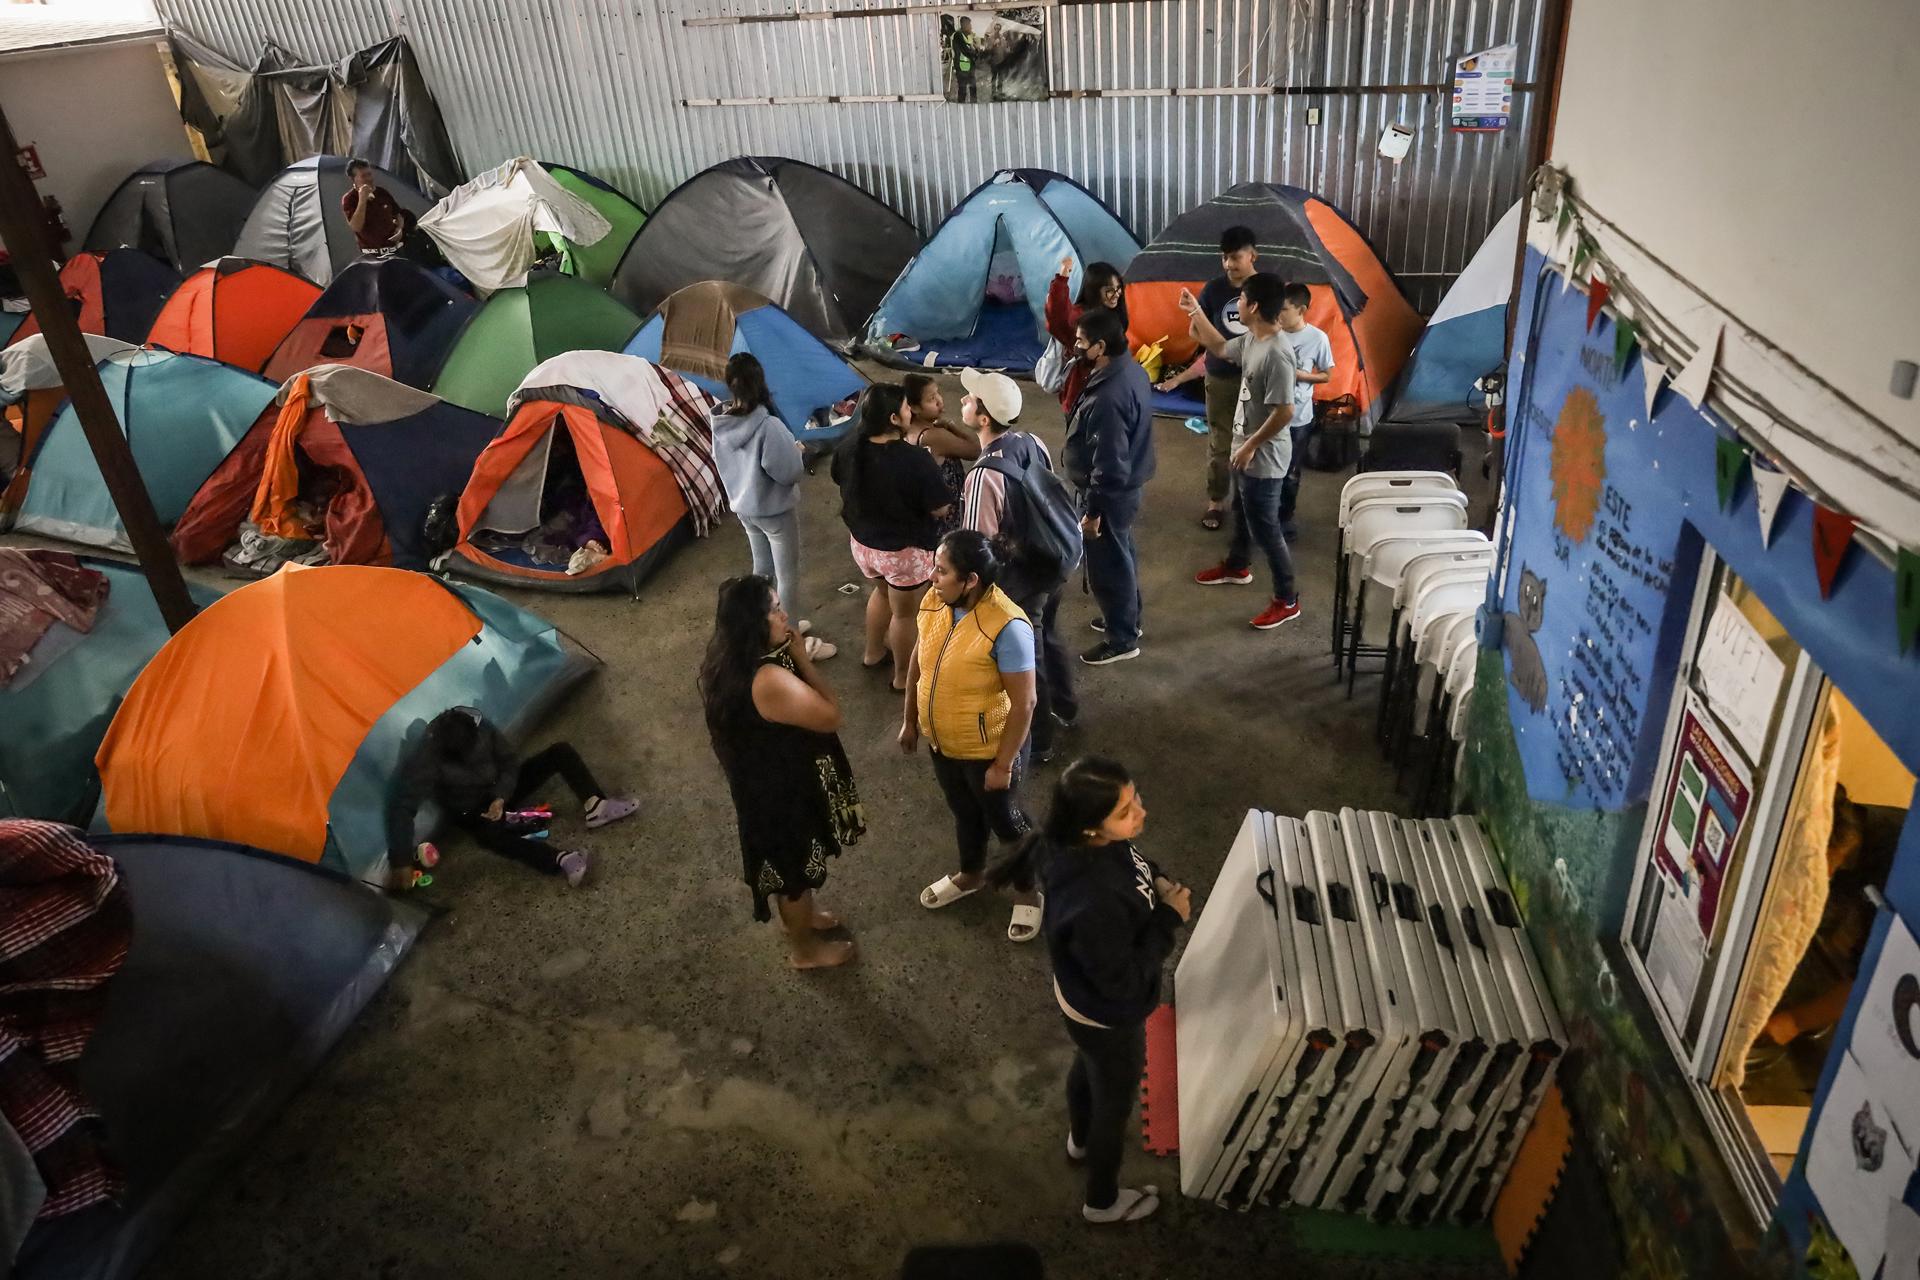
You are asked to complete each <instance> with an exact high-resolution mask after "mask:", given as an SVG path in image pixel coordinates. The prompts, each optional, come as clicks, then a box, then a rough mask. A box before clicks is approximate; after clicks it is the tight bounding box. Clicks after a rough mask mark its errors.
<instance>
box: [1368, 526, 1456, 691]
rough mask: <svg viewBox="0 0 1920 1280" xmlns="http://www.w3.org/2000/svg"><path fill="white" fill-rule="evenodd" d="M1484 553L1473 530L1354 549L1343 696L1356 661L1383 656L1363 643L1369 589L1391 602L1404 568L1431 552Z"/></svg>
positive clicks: (1395, 538)
mask: <svg viewBox="0 0 1920 1280" xmlns="http://www.w3.org/2000/svg"><path fill="white" fill-rule="evenodd" d="M1451 551H1485V552H1486V553H1487V554H1488V555H1489V556H1491V554H1492V544H1491V543H1490V542H1488V541H1487V535H1486V534H1484V533H1481V532H1480V531H1479V530H1477V529H1449V530H1445V531H1441V532H1424V533H1413V534H1389V535H1385V536H1382V537H1380V538H1378V539H1376V540H1375V541H1374V542H1373V543H1372V544H1371V545H1370V546H1364V547H1363V546H1356V547H1355V548H1354V553H1355V559H1356V560H1357V561H1358V573H1357V576H1356V583H1357V585H1355V586H1354V588H1353V592H1352V594H1353V616H1352V617H1351V618H1350V619H1347V620H1346V621H1345V622H1344V623H1343V624H1342V626H1343V629H1344V630H1345V632H1346V635H1347V647H1346V664H1347V696H1348V697H1349V698H1351V697H1352V696H1353V686H1354V681H1355V680H1356V678H1357V677H1358V674H1359V669H1360V668H1359V662H1358V659H1359V658H1360V656H1361V655H1362V654H1363V653H1364V654H1365V656H1367V657H1370V658H1376V657H1382V656H1384V655H1385V654H1386V646H1385V645H1384V644H1381V645H1369V644H1367V643H1366V642H1365V641H1366V628H1367V595H1368V588H1369V587H1375V586H1377V587H1381V588H1383V589H1384V590H1385V591H1386V592H1387V595H1388V597H1389V598H1390V599H1391V598H1392V596H1393V595H1394V594H1395V593H1397V592H1398V591H1399V589H1400V580H1401V577H1402V575H1403V574H1405V572H1406V568H1407V565H1408V564H1410V563H1411V562H1412V561H1413V560H1414V559H1415V558H1417V557H1419V556H1422V555H1427V554H1430V553H1435V552H1451ZM1340 663H1341V655H1340V654H1339V653H1337V652H1336V653H1335V654H1334V655H1333V671H1334V677H1335V678H1336V679H1338V678H1339V674H1340Z"/></svg>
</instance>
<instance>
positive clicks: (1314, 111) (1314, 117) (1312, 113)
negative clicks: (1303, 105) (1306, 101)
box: [1307, 107, 1320, 129]
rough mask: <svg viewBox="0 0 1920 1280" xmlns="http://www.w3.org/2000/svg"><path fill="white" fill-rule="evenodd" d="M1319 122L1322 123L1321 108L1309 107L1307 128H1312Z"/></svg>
mask: <svg viewBox="0 0 1920 1280" xmlns="http://www.w3.org/2000/svg"><path fill="white" fill-rule="evenodd" d="M1319 123H1320V108H1318V107H1308V108H1307V128H1309V129H1311V128H1313V127H1314V126H1315V125H1317V124H1319Z"/></svg>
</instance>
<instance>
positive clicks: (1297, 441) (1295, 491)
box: [1280, 422, 1313, 536]
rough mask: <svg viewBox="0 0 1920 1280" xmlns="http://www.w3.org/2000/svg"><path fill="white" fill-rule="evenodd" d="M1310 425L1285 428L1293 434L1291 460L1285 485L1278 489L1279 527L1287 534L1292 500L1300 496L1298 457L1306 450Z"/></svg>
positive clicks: (1290, 525)
mask: <svg viewBox="0 0 1920 1280" xmlns="http://www.w3.org/2000/svg"><path fill="white" fill-rule="evenodd" d="M1312 426H1313V424H1312V423H1311V422H1309V423H1307V424H1306V425H1305V426H1299V427H1288V428H1287V431H1288V432H1289V433H1290V434H1291V435H1292V436H1293V461H1292V462H1291V463H1290V464H1289V465H1288V466H1287V480H1286V485H1285V487H1284V488H1282V489H1281V490H1280V528H1281V529H1282V531H1284V532H1285V533H1286V534H1288V535H1289V536H1291V535H1292V533H1293V504H1294V500H1295V499H1297V498H1298V497H1299V496H1300V458H1301V455H1303V454H1304V453H1306V451H1307V450H1306V444H1307V432H1308V431H1309V430H1310V429H1311V428H1312Z"/></svg>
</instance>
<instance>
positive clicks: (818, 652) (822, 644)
mask: <svg viewBox="0 0 1920 1280" xmlns="http://www.w3.org/2000/svg"><path fill="white" fill-rule="evenodd" d="M802 638H803V639H804V640H805V641H806V644H807V656H808V657H809V658H812V659H813V660H814V661H815V662H825V661H826V660H827V659H828V658H831V657H832V656H833V655H834V654H836V653H838V652H840V649H839V646H838V645H835V644H833V643H832V642H831V641H827V640H822V639H821V638H820V637H819V636H811V635H810V636H804V637H802Z"/></svg>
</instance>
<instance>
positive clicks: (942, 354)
mask: <svg viewBox="0 0 1920 1280" xmlns="http://www.w3.org/2000/svg"><path fill="white" fill-rule="evenodd" d="M1139 252H1140V244H1139V242H1138V241H1137V240H1135V239H1134V238H1133V233H1132V232H1130V231H1128V230H1127V229H1126V227H1125V226H1124V225H1122V223H1121V222H1120V219H1119V218H1117V217H1115V216H1114V214H1113V212H1112V211H1111V210H1109V209H1108V208H1107V207H1106V206H1105V205H1104V204H1102V203H1100V201H1099V199H1098V198H1097V197H1095V196H1094V195H1093V194H1092V193H1091V192H1089V191H1088V190H1087V189H1086V188H1085V187H1082V186H1081V185H1080V184H1079V183H1077V182H1075V181H1073V180H1072V179H1071V178H1063V177H1061V176H1060V175H1059V174H1057V173H1049V172H1048V171H1047V170H1045V169H1002V170H1001V171H1000V172H998V173H996V174H994V175H993V177H992V178H990V179H988V180H987V181H986V182H983V183H981V184H980V186H978V187H976V188H975V189H974V191H973V194H971V195H969V196H968V197H967V198H966V199H965V200H963V201H961V202H960V204H959V206H958V207H957V208H955V209H954V210H953V212H952V213H949V214H948V215H947V217H946V220H945V221H944V222H942V223H941V224H940V226H939V228H938V229H937V230H935V231H934V233H933V238H932V239H930V240H928V241H927V243H926V246H925V247H924V248H922V249H921V250H920V252H919V254H918V255H916V256H915V258H914V259H913V261H912V262H909V263H908V264H907V267H906V270H904V271H902V272H901V273H900V278H899V279H898V280H896V281H894V285H893V288H892V289H890V290H888V291H887V296H886V297H885V298H884V299H882V300H881V303H880V308H879V310H878V311H876V312H874V316H873V319H872V321H870V322H869V323H868V325H867V341H868V343H869V345H871V346H874V347H876V348H881V349H885V346H886V344H887V343H888V340H889V339H891V338H892V336H893V335H895V334H902V335H905V337H906V338H910V339H913V340H914V341H915V342H917V343H918V344H919V345H918V347H917V348H906V349H903V348H905V347H906V344H905V343H904V342H902V343H899V344H895V346H894V350H895V352H896V354H898V355H899V356H900V358H901V359H903V360H907V361H910V362H912V363H914V364H920V365H925V366H928V367H954V366H960V367H974V368H993V369H1007V370H1011V371H1014V372H1018V373H1027V372H1030V371H1031V370H1032V369H1033V366H1034V362H1035V361H1037V360H1038V359H1039V358H1040V356H1041V353H1042V352H1044V351H1045V350H1046V345H1047V323H1046V305H1047V288H1048V286H1049V285H1050V284H1051V283H1052V281H1053V278H1054V276H1055V275H1057V274H1058V273H1059V270H1060V260H1061V259H1062V258H1066V257H1071V258H1072V259H1073V263H1074V265H1073V272H1072V275H1071V276H1070V277H1069V279H1068V281H1067V285H1068V288H1069V290H1070V291H1072V292H1074V293H1078V292H1079V289H1080V279H1081V272H1082V271H1083V270H1084V269H1085V268H1086V266H1087V264H1089V263H1093V262H1110V263H1112V264H1113V265H1114V266H1116V267H1118V268H1120V270H1122V271H1125V270H1126V269H1127V264H1128V263H1130V262H1132V261H1133V257H1134V255H1135V254H1137V253H1139Z"/></svg>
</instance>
